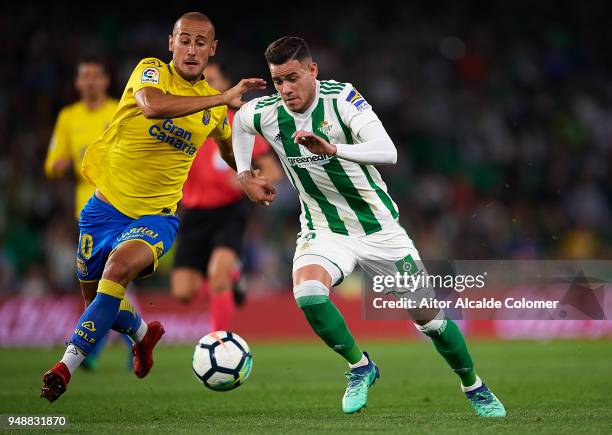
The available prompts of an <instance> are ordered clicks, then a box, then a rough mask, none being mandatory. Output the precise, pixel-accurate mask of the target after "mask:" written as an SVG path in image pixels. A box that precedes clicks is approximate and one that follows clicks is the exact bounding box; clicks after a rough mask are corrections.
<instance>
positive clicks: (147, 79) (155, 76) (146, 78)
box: [140, 67, 159, 85]
mask: <svg viewBox="0 0 612 435" xmlns="http://www.w3.org/2000/svg"><path fill="white" fill-rule="evenodd" d="M140 83H153V84H155V85H158V84H159V70H158V69H157V68H152V67H149V68H145V69H144V70H143V71H142V77H141V78H140Z"/></svg>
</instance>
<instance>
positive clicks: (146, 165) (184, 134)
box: [83, 58, 231, 219]
mask: <svg viewBox="0 0 612 435" xmlns="http://www.w3.org/2000/svg"><path fill="white" fill-rule="evenodd" d="M147 86H151V87H154V88H157V89H160V90H162V91H163V92H165V93H167V94H172V95H182V96H207V95H215V94H218V93H219V91H217V90H216V89H213V88H211V87H210V85H209V84H208V83H207V82H206V81H205V80H200V81H198V82H196V83H195V84H193V85H192V84H191V83H190V82H188V81H186V80H185V79H183V78H182V77H181V76H180V75H179V74H178V73H177V71H176V70H175V68H174V65H173V64H172V62H170V63H169V64H166V63H164V62H162V61H160V60H159V59H155V58H146V59H143V60H141V61H140V63H139V64H138V65H137V66H136V68H135V69H134V71H133V72H132V75H131V76H130V79H129V81H128V83H127V85H126V87H125V90H124V91H123V95H122V97H121V100H120V101H119V107H118V108H117V112H116V113H115V116H114V117H113V120H112V122H111V125H110V126H109V128H108V129H107V130H106V131H105V133H104V134H103V135H102V137H101V138H100V139H98V140H97V141H96V142H95V143H94V144H92V145H91V146H90V147H89V148H88V149H87V152H86V153H85V157H84V159H83V176H84V177H85V178H86V179H87V180H89V181H90V182H91V183H92V184H94V185H95V186H96V187H97V188H98V189H99V190H100V191H101V192H102V193H103V194H104V196H105V197H106V198H107V199H108V200H109V201H110V203H111V204H112V205H113V206H114V207H115V208H117V209H118V210H119V211H120V212H122V213H123V214H125V215H127V216H130V217H132V218H135V219H136V218H139V217H140V216H144V215H151V214H169V213H174V212H175V211H176V206H177V203H178V202H179V200H180V199H181V195H182V187H183V184H184V182H185V180H186V179H187V174H188V172H189V168H190V167H191V163H192V161H193V159H194V157H195V155H196V152H197V150H198V149H199V148H200V146H201V145H202V143H203V142H204V140H205V139H206V138H207V137H208V136H212V137H214V138H216V139H228V138H229V137H230V136H231V128H230V125H229V122H228V119H227V107H226V106H219V107H214V108H212V109H207V110H204V111H201V112H197V113H194V114H192V115H188V116H183V117H180V118H174V119H147V118H146V117H145V116H144V115H143V113H142V111H141V110H140V108H139V107H138V106H137V105H136V100H135V98H134V94H135V93H136V92H137V91H138V90H140V89H142V88H144V87H147Z"/></svg>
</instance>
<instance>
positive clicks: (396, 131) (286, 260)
mask: <svg viewBox="0 0 612 435" xmlns="http://www.w3.org/2000/svg"><path fill="white" fill-rule="evenodd" d="M435 3H436V5H420V6H419V5H410V6H408V5H403V4H401V3H397V4H395V5H393V4H389V5H387V6H385V7H379V8H375V6H374V5H373V4H371V3H366V4H362V5H359V4H354V5H351V6H350V7H347V6H341V5H338V6H334V5H333V4H330V3H328V4H326V5H324V6H316V4H314V3H313V5H312V8H308V9H307V10H301V11H299V12H298V11H297V10H296V11H295V12H291V11H280V10H277V9H273V8H272V6H270V7H269V8H270V10H266V9H263V10H256V11H251V12H248V13H247V12H244V13H241V12H240V11H238V10H235V11H233V12H230V11H228V10H227V9H226V10H224V9H223V8H220V7H213V8H212V9H207V10H203V12H205V13H208V14H209V15H210V16H211V18H212V19H213V21H214V22H215V24H216V27H217V37H218V38H219V40H220V43H219V49H218V58H219V60H220V61H221V62H222V63H224V64H225V66H226V69H227V70H228V71H229V73H230V74H231V75H232V76H233V78H234V79H238V78H240V77H244V76H262V77H264V78H267V77H268V75H267V70H266V64H265V62H264V59H263V51H264V50H265V47H266V46H267V44H268V43H270V42H271V41H273V40H274V39H276V38H277V37H280V36H282V35H284V34H295V35H299V36H303V37H305V38H306V39H307V40H308V41H309V43H310V45H311V49H312V51H313V55H314V57H315V60H316V61H317V62H318V63H319V67H320V77H321V78H325V79H328V78H333V79H335V80H338V81H347V82H351V83H353V84H355V85H356V87H357V88H358V89H359V90H360V92H361V93H362V94H363V95H364V96H365V97H366V99H367V100H368V101H369V102H370V104H371V105H372V106H373V107H374V110H375V111H376V112H377V113H378V115H379V117H380V118H381V119H382V120H383V123H384V125H385V127H386V128H387V130H388V131H389V133H390V135H391V137H392V138H393V139H394V142H395V144H396V146H397V148H398V155H399V159H398V163H397V165H395V166H390V167H382V168H380V169H381V172H382V173H383V177H384V178H385V179H386V181H387V184H388V188H389V191H390V193H391V195H392V197H393V198H394V199H395V201H396V202H397V204H398V206H399V209H400V216H401V222H402V224H403V225H404V227H405V228H406V229H407V230H408V232H409V234H410V235H411V236H412V237H413V239H414V241H415V243H416V246H417V247H418V249H419V250H420V252H421V255H422V257H424V258H429V259H444V258H455V259H485V258H521V259H525V258H593V259H601V258H610V256H612V228H611V224H610V222H611V219H610V217H611V216H610V214H611V208H610V204H611V203H612V201H611V200H612V104H611V103H612V68H611V67H612V57H611V56H609V47H610V44H611V43H612V28H611V27H610V26H609V25H608V23H607V22H606V17H607V13H606V3H604V2H600V3H598V2H588V3H587V2H578V3H576V4H565V5H558V4H556V3H554V2H505V3H506V4H497V5H489V6H483V5H482V4H479V5H473V6H469V5H467V4H464V2H458V3H454V2H440V3H438V2H435ZM536 3H537V4H536ZM4 8H5V11H4V12H5V13H3V14H2V16H1V17H0V24H1V25H0V33H1V34H2V41H3V47H2V52H3V56H2V57H3V59H4V61H3V63H2V64H1V65H0V83H1V85H0V86H2V88H3V89H2V92H1V93H0V130H1V132H2V133H1V134H0V293H2V292H4V293H6V292H9V291H10V292H12V291H22V292H26V293H41V292H45V291H47V290H48V289H49V288H51V289H55V290H68V289H76V280H75V277H74V267H75V266H74V262H75V257H74V255H75V242H76V238H77V235H76V225H75V223H74V222H73V213H72V207H73V205H72V204H73V192H72V188H73V183H72V180H70V179H66V180H63V181H52V182H51V181H48V180H46V179H45V176H44V173H43V166H42V165H43V161H44V157H45V154H46V149H47V146H48V143H49V139H50V135H51V131H52V128H53V124H54V122H55V117H56V116H57V114H58V112H59V110H60V108H61V107H62V106H64V105H66V104H69V103H71V102H73V101H74V100H75V99H76V93H75V91H74V89H73V86H72V80H73V76H74V67H75V64H76V62H77V61H78V59H79V58H80V57H83V56H87V55H98V56H100V55H101V56H103V57H104V58H105V59H107V61H108V66H109V69H110V71H111V73H112V78H113V85H112V92H111V93H112V94H113V95H114V96H116V97H118V96H120V94H121V91H122V88H123V85H124V84H125V81H126V79H127V77H128V76H129V74H130V72H131V69H132V68H133V67H134V66H135V64H136V63H137V62H138V60H139V59H140V58H142V57H146V56H157V57H160V58H161V59H165V60H169V59H170V54H169V53H168V52H167V34H168V33H169V32H170V30H171V26H172V24H173V21H174V19H176V18H177V17H178V16H179V15H180V14H181V13H183V12H186V11H189V10H201V5H198V4H196V3H191V2H181V1H178V2H175V3H174V4H173V5H172V6H171V7H168V8H164V10H163V14H162V13H160V10H158V9H157V8H152V10H147V11H142V10H140V9H136V8H135V7H134V9H133V10H131V9H130V6H129V5H123V6H122V7H121V8H118V7H117V8H113V7H110V6H109V7H105V9H104V10H101V9H100V10H96V9H95V8H91V9H90V8H87V9H81V10H76V9H75V8H74V7H73V6H72V5H71V3H70V2H62V1H60V2H54V3H53V5H47V6H44V5H40V6H39V5H38V4H32V5H28V4H27V3H26V4H21V5H11V6H5V7H4ZM269 91H270V92H272V89H270V90H269ZM279 189H280V193H279V196H278V199H277V201H276V203H275V204H274V206H273V207H270V208H267V209H263V208H254V216H255V217H257V218H255V219H253V221H252V222H251V225H250V228H249V231H248V237H247V238H248V242H247V245H246V246H245V258H244V260H245V270H246V271H247V272H248V275H249V276H250V277H251V282H252V285H253V287H256V288H262V289H264V288H270V289H272V288H287V287H288V286H289V283H290V270H291V269H290V265H291V258H292V255H293V249H294V246H295V234H296V232H297V231H298V220H297V216H298V214H299V204H298V202H297V199H296V196H295V193H294V192H293V191H292V190H291V187H290V185H289V184H288V183H287V182H283V183H281V185H280V186H279ZM168 268H169V261H168V260H166V262H165V264H163V265H162V271H161V273H160V274H158V276H157V278H156V279H154V280H152V281H150V282H147V284H148V285H153V286H155V285H158V286H160V287H163V286H164V285H166V283H167V281H165V280H166V276H167V271H168Z"/></svg>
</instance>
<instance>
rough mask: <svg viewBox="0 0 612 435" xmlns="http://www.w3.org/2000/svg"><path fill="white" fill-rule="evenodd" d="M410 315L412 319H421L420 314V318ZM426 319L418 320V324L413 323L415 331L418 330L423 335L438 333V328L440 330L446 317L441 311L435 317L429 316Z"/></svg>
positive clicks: (413, 314) (416, 314) (414, 314)
mask: <svg viewBox="0 0 612 435" xmlns="http://www.w3.org/2000/svg"><path fill="white" fill-rule="evenodd" d="M411 311H412V310H411ZM410 314H411V315H412V317H413V318H414V319H420V317H423V315H422V313H421V315H420V317H419V314H418V313H412V312H411V313H410ZM427 317H428V318H427V319H424V320H418V323H414V326H415V327H416V329H418V330H419V331H421V332H422V333H423V334H425V335H431V334H434V333H436V332H438V331H439V330H440V328H442V326H443V325H444V321H445V319H446V315H445V314H444V311H442V310H439V311H438V312H437V313H436V314H435V315H431V314H429V315H428V316H427Z"/></svg>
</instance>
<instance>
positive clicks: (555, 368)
mask: <svg viewBox="0 0 612 435" xmlns="http://www.w3.org/2000/svg"><path fill="white" fill-rule="evenodd" d="M363 348H365V349H366V350H368V351H369V352H370V354H371V355H372V357H373V358H374V360H375V361H376V362H377V363H378V364H379V366H380V369H381V374H382V378H381V379H380V380H379V381H378V382H377V383H376V385H374V387H373V388H372V389H371V390H370V399H369V403H368V407H367V409H366V410H364V412H362V413H360V414H355V415H344V414H343V413H342V410H341V407H340V401H341V397H342V393H343V392H344V388H345V386H346V384H345V379H344V376H343V373H344V372H345V371H346V365H345V364H344V363H343V361H342V360H341V359H340V357H338V356H337V355H335V354H334V353H333V352H331V351H329V349H327V348H326V347H325V346H324V345H323V344H320V343H317V342H312V343H282V344H270V343H266V344H264V343H256V342H255V343H251V350H252V352H253V355H254V362H253V372H252V374H251V377H250V379H249V380H248V381H247V382H246V384H245V385H243V386H241V387H240V388H238V389H237V390H234V391H229V392H224V393H217V392H213V391H209V390H207V389H205V388H204V387H203V386H201V385H200V384H198V382H197V381H196V379H195V377H194V376H193V374H192V372H191V354H192V348H191V347H188V346H179V347H174V346H164V345H162V346H160V347H159V349H158V351H157V353H156V363H155V367H154V368H153V371H152V372H151V374H150V375H149V376H148V377H147V378H146V379H144V380H138V379H136V377H135V376H134V375H133V374H131V373H128V372H127V370H126V369H125V358H126V354H125V350H124V349H123V348H120V347H119V345H113V346H110V347H109V348H108V349H106V351H105V353H104V354H102V358H101V361H100V368H99V370H98V371H97V372H95V373H86V372H83V371H80V372H77V373H76V374H75V376H74V377H73V380H72V382H71V383H70V385H69V389H68V392H67V393H66V394H64V395H63V396H62V397H61V398H60V399H59V400H58V401H57V402H55V403H54V404H51V405H50V404H49V403H47V401H46V400H44V399H39V398H38V395H39V388H40V385H41V380H40V379H41V374H42V372H43V371H44V370H45V369H47V368H48V367H50V366H51V365H52V364H53V363H54V362H55V361H56V360H57V358H58V357H59V356H60V354H61V349H58V348H55V349H44V350H42V349H2V350H0V369H1V373H2V376H1V381H0V386H1V387H0V414H7V413H21V414H43V413H45V414H47V413H52V414H55V415H59V414H62V415H67V416H68V417H69V420H70V423H71V426H70V428H69V429H68V430H67V431H69V432H74V433H83V432H95V433H107V434H110V433H133V432H138V433H147V434H148V433H165V434H174V433H204V432H217V433H235V432H248V433H259V432H261V433H287V432H294V433H305V432H325V433H340V432H344V433H356V432H383V433H389V432H391V433H400V432H402V433H406V432H411V433H424V432H429V433H437V434H438V433H451V432H452V433H525V432H528V433H555V434H559V433H577V432H580V433H585V432H587V433H588V432H592V433H603V432H610V431H612V345H611V343H610V342H605V341H591V342H587V341H555V342H481V341H475V342H473V343H472V344H471V350H472V356H473V358H474V361H475V363H476V367H477V370H478V372H479V373H480V374H481V376H482V377H483V379H484V380H485V382H486V383H487V384H489V385H490V386H491V387H492V389H493V391H494V392H495V393H496V394H497V396H498V397H499V398H500V399H501V400H502V401H503V403H504V404H505V406H506V408H507V410H508V417H507V418H505V419H487V420H483V419H479V418H477V417H475V416H473V414H472V410H471V408H470V407H469V405H468V402H467V400H466V399H465V398H464V397H463V395H462V393H461V392H460V390H459V385H458V379H457V378H456V376H455V375H454V374H453V373H452V372H451V371H450V369H448V368H447V367H446V365H445V363H444V361H443V360H442V359H441V358H440V357H438V355H437V354H436V353H435V351H434V349H433V346H431V344H430V343H427V342H417V343H415V342H410V343H401V342H389V343H381V342H369V343H364V344H363ZM26 432H28V431H26V430H24V429H20V430H18V431H14V433H26ZM31 432H33V433H42V432H41V430H31ZM59 432H60V431H57V430H53V433H59Z"/></svg>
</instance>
